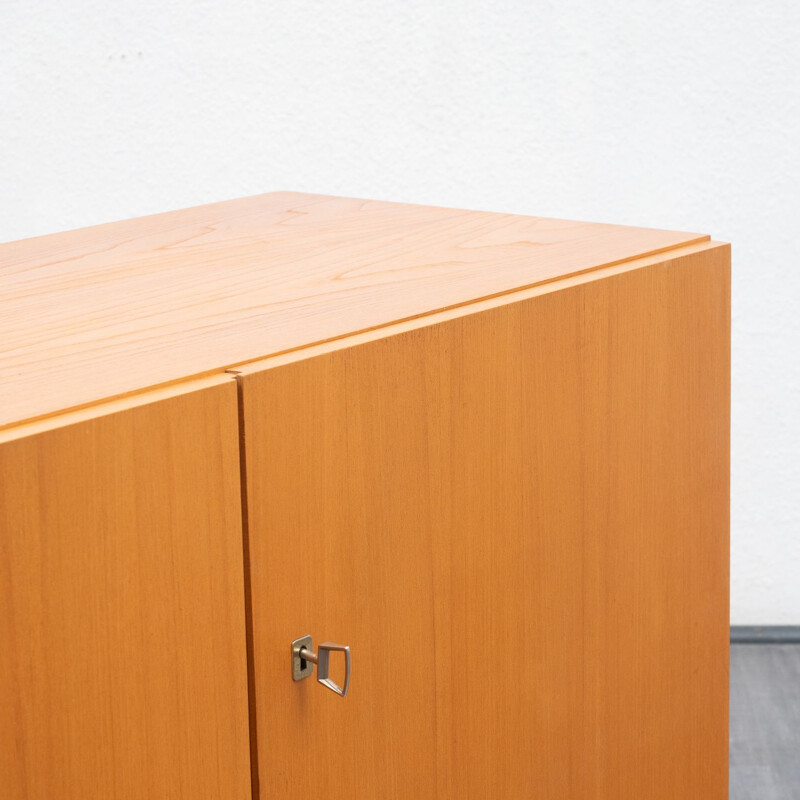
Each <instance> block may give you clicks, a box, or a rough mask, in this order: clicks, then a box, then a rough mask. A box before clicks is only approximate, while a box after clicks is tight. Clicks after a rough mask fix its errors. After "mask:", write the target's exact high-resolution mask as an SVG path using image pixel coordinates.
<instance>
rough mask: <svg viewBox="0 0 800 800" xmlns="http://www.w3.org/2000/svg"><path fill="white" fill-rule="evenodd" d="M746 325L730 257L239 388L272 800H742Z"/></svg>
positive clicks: (683, 264)
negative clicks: (733, 539)
mask: <svg viewBox="0 0 800 800" xmlns="http://www.w3.org/2000/svg"><path fill="white" fill-rule="evenodd" d="M729 314H730V310H729V250H728V248H727V247H725V246H720V247H717V248H713V249H710V250H708V251H706V252H703V253H698V254H693V255H688V256H684V257H681V258H675V259H672V260H665V261H664V262H662V263H658V264H655V265H652V266H648V267H646V268H642V269H639V270H634V271H630V272H626V273H623V274H619V275H616V276H613V277H609V278H605V279H602V280H597V281H592V282H589V283H586V284H583V285H580V286H574V287H570V288H564V289H561V290H558V291H553V292H551V293H548V294H543V295H541V296H538V297H534V298H530V299H526V300H523V301H520V302H517V303H509V304H508V305H506V306H503V307H499V308H496V309H492V310H488V311H484V312H481V313H479V314H474V315H471V316H465V317H462V318H459V319H454V320H450V321H447V322H442V323H440V324H437V325H432V326H430V327H426V328H419V329H417V330H413V331H409V332H406V333H403V334H400V335H397V336H393V337H390V338H386V339H381V340H377V341H373V342H370V343H367V344H363V345H360V346H357V347H353V348H350V349H341V350H337V351H335V352H332V353H327V354H325V355H322V356H319V357H315V358H312V359H308V360H306V361H300V362H296V363H292V364H288V365H284V366H279V367H276V368H274V369H271V370H265V371H264V372H260V373H252V374H248V375H244V376H242V377H241V381H242V397H243V410H244V413H243V420H244V437H245V438H244V440H245V443H246V451H245V452H246V462H247V492H248V508H249V511H248V519H249V547H250V569H251V576H252V622H253V664H254V678H255V695H256V696H255V705H256V710H257V714H256V720H257V725H258V755H259V771H260V783H261V797H262V798H263V800H270V798H273V797H283V796H287V794H288V793H289V792H290V791H296V790H297V788H298V787H302V790H303V792H304V793H307V794H309V795H310V796H314V795H316V794H320V795H323V794H324V795H325V796H327V797H330V798H345V797H347V798H363V800H367V799H369V800H372V798H375V797H381V798H398V800H399V798H408V797H436V798H439V799H440V800H464V799H465V798H467V799H469V798H474V800H487V798H497V800H500V798H502V799H503V800H509V799H510V800H514V799H515V798H519V799H520V800H522V799H523V798H530V797H537V798H552V800H556V799H559V800H560V799H561V798H598V799H604V798H608V799H609V800H610V798H648V800H660V799H661V798H663V800H674V798H676V797H685V798H704V800H706V799H708V800H722V798H724V797H726V794H727V769H728V767H727V736H728V734H727V714H728V694H727V687H728V499H729V491H728V470H729V446H728V442H729V370H730V362H729ZM304 634H312V635H313V636H314V637H315V640H320V639H321V640H325V639H329V640H333V641H340V642H343V643H345V644H349V645H350V646H351V648H352V653H353V681H352V687H351V690H350V694H349V695H348V697H347V698H346V699H345V700H341V699H339V698H337V697H335V696H334V695H333V694H331V693H330V692H327V691H326V690H325V689H324V688H323V687H321V686H319V685H318V684H316V683H315V682H314V681H313V680H306V681H303V682H300V683H293V681H292V680H291V674H290V662H289V643H290V641H291V640H292V639H294V638H296V637H298V636H301V635H304Z"/></svg>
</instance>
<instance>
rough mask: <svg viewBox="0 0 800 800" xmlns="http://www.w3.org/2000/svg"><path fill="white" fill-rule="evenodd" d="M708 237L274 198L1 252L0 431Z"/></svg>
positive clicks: (115, 225)
mask: <svg viewBox="0 0 800 800" xmlns="http://www.w3.org/2000/svg"><path fill="white" fill-rule="evenodd" d="M707 238H708V237H706V236H701V235H698V234H691V233H676V232H668V231H657V230H648V229H641V228H627V227H621V226H615V225H600V224H590V223H584V222H569V221H564V220H548V219H541V218H534V217H520V216H512V215H509V214H490V213H483V212H475V211H461V210H455V209H444V208H431V207H424V206H411V205H403V204H398V203H380V202H373V201H363V200H351V199H345V198H335V197H323V196H315V195H303V194H297V193H290V192H280V193H274V194H268V195H262V196H258V197H252V198H245V199H242V200H235V201H230V202H226V203H217V204H213V205H208V206H201V207H199V208H192V209H184V210H181V211H175V212H170V213H168V214H160V215H155V216H151V217H143V218H141V219H134V220H127V221H125V222H119V223H113V224H109V225H101V226H98V227H94V228H87V229H85V230H80V231H71V232H67V233H60V234H55V235H52V236H44V237H40V238H37V239H29V240H24V241H21V242H13V243H10V244H5V245H0V297H2V312H3V313H2V315H0V427H2V426H8V425H11V424H15V423H19V422H21V421H23V420H30V419H34V418H37V417H41V416H44V415H48V414H52V413H54V412H60V411H64V410H67V409H70V408H76V407H80V406H83V405H86V404H89V403H95V402H97V401H99V400H103V399H106V398H110V397H115V396H120V395H124V394H127V393H130V392H134V391H140V390H143V389H147V388H150V387H154V386H156V385H159V384H162V383H166V382H172V381H177V380H181V379H185V378H187V377H190V376H199V375H203V374H208V373H210V372H213V371H218V370H221V369H224V368H226V367H229V366H231V365H234V364H239V363H243V362H246V361H249V360H252V359H258V358H263V357H265V356H268V355H271V354H274V353H277V352H281V351H284V350H289V349H292V348H297V347H301V346H305V345H308V344H311V343H314V342H319V341H324V340H328V339H331V338H335V337H339V336H344V335H346V334H350V333H353V332H355V331H359V330H364V329H368V328H373V327H376V326H380V325H385V324H388V323H391V322H394V321H396V320H398V319H403V318H408V317H414V316H418V315H420V314H426V313H429V312H431V311H436V310H437V309H441V308H444V307H449V306H453V305H458V304H461V303H467V302H472V301H474V300H475V299H477V298H480V297H486V296H489V295H493V294H498V293H503V292H508V291H511V290H513V289H517V288H519V287H521V286H527V285H531V284H535V283H539V282H542V281H548V280H552V279H554V278H558V277H560V276H563V275H566V274H573V273H579V272H583V271H586V270H591V269H595V268H597V267H600V266H602V265H604V264H609V263H614V262H617V261H620V260H626V259H631V258H636V257H638V256H642V255H644V254H647V253H653V252H659V251H662V250H665V249H669V248H672V247H676V246H680V245H684V244H686V243H689V242H696V241H703V240H706V239H707ZM87 375H91V379H90V380H87Z"/></svg>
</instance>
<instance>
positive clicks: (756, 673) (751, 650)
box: [730, 644, 800, 800]
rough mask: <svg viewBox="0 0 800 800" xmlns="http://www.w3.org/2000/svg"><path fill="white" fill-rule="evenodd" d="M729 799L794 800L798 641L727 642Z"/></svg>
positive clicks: (798, 752) (799, 796)
mask: <svg viewBox="0 0 800 800" xmlns="http://www.w3.org/2000/svg"><path fill="white" fill-rule="evenodd" d="M730 774H731V791H730V798H731V800H800V644H734V645H731V773H730Z"/></svg>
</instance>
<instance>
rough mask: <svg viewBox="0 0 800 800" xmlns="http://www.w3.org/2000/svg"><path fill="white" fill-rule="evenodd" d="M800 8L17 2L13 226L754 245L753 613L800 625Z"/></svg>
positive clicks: (743, 419)
mask: <svg viewBox="0 0 800 800" xmlns="http://www.w3.org/2000/svg"><path fill="white" fill-rule="evenodd" d="M799 41H800V4H798V2H797V0H784V1H783V2H780V1H775V2H772V1H771V0H762V2H755V1H754V2H731V1H730V0H728V1H727V2H722V1H721V0H720V1H719V2H703V0H681V1H680V2H673V3H661V2H652V1H651V2H641V0H639V2H632V1H631V2H623V1H622V0H607V1H606V2H596V0H582V1H581V2H569V1H568V0H557V1H554V2H538V3H534V2H522V1H521V0H518V1H516V2H512V1H510V0H506V1H505V2H503V1H502V0H486V1H485V2H482V3H476V2H464V0H460V1H457V0H449V2H436V0H403V2H389V0H371V1H370V0H364V2H355V1H354V0H345V1H344V2H342V1H341V0H340V1H339V2H330V1H329V0H325V1H324V2H303V1H302V0H295V1H294V2H291V1H288V2H287V0H282V2H272V1H270V0H258V1H256V0H172V2H170V1H169V0H160V1H159V2H151V0H136V1H135V2H132V1H131V0H126V2H123V3H115V2H110V1H109V0H102V1H101V0H94V1H90V0H71V1H70V2H65V0H0V42H1V43H2V45H1V46H0V240H2V241H5V240H8V239H16V238H22V237H25V236H32V235H35V234H40V233H48V232H51V231H55V230H61V229H66V228H73V227H79V226H84V225H89V224H93V223H97V222H105V221H108V220H114V219H120V218H124V217H131V216H137V215H141V214H147V213H151V212H156V211H164V210H168V209H173V208H179V207H182V206H188V205H194V204H198V203H204V202H210V201H214V200H221V199H225V198H231V197H237V196H241V195H248V194H255V193H258V192H264V191H270V190H274V189H286V188H288V189H297V190H301V191H311V192H322V193H331V194H343V195H354V196H361V197H374V198H380V199H390V200H405V201H410V202H420V203H430V204H441V205H449V206H463V207H469V208H481V209H490V210H498V211H510V212H518V213H523V214H540V215H549V216H557V217H574V218H578V219H590V220H598V221H609V222H619V223H626V224H633V225H650V226H656V227H665V228H677V229H685V230H699V231H707V232H710V233H711V234H712V235H713V236H714V237H716V238H719V239H726V240H730V241H731V242H733V245H734V251H733V252H734V297H733V307H734V311H733V387H734V389H733V477H732V495H733V503H732V526H733V531H732V534H733V553H732V582H733V586H732V591H733V597H732V619H733V621H734V622H735V623H750V624H759V623H765V624H766V623H772V624H778V623H795V624H797V623H800V457H798V451H800V422H799V421H798V411H800V402H799V401H798V398H800V313H798V311H799V309H798V305H800V259H799V258H798V254H799V253H798V250H799V249H800V245H798V242H800V231H798V221H799V220H800V189H799V188H798V187H800V45H799V44H798V42H799Z"/></svg>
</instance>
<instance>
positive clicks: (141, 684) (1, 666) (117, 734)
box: [0, 378, 250, 800]
mask: <svg viewBox="0 0 800 800" xmlns="http://www.w3.org/2000/svg"><path fill="white" fill-rule="evenodd" d="M211 383H212V382H211V381H208V380H206V381H204V382H203V383H202V387H203V388H199V389H197V390H194V391H192V390H191V387H185V388H184V389H183V390H182V391H180V392H175V393H174V394H173V396H172V397H163V396H161V398H160V399H159V401H158V402H156V403H149V404H147V403H142V401H141V399H140V400H139V401H138V405H136V406H135V407H131V408H128V409H118V410H116V411H114V412H113V413H109V414H105V415H102V416H98V417H97V418H94V419H83V420H81V421H79V422H75V423H74V424H65V425H63V426H61V427H54V428H52V429H50V430H43V431H41V432H39V433H33V434H31V435H27V436H24V437H22V438H18V439H16V440H11V441H5V442H3V443H2V444H0V643H1V644H0V796H2V797H3V799H4V800H54V798H58V800H91V799H93V798H96V799H97V800H108V799H109V798H114V799H115V800H139V799H141V800H145V799H147V800H150V799H151V798H164V799H166V798H224V799H225V800H246V799H247V798H249V797H250V761H249V738H248V706H247V675H246V660H245V625H244V594H243V584H242V554H241V546H242V540H241V517H240V515H241V504H240V485H239V464H238V447H237V424H238V422H237V401H236V387H235V383H234V382H233V380H232V379H230V378H218V379H216V384H215V385H210V384H211Z"/></svg>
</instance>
